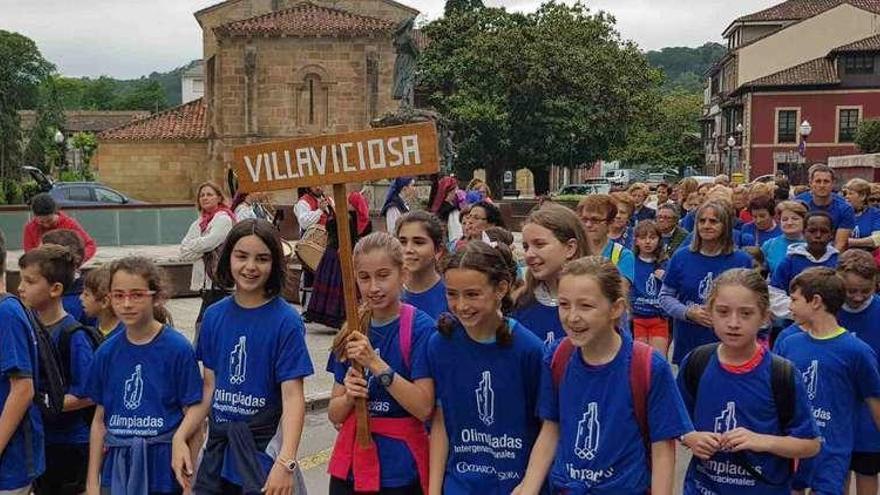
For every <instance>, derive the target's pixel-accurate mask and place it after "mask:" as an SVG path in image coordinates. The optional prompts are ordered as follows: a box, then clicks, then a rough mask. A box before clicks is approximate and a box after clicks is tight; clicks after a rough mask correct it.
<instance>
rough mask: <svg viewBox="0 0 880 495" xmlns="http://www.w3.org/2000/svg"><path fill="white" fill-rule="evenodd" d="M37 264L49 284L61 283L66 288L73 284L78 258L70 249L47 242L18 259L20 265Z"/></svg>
mask: <svg viewBox="0 0 880 495" xmlns="http://www.w3.org/2000/svg"><path fill="white" fill-rule="evenodd" d="M29 266H36V267H37V269H38V270H39V272H40V275H41V276H42V277H43V278H45V279H46V280H47V281H48V282H49V284H56V283H57V284H61V285H62V287H64V289H65V290H66V289H67V288H68V287H70V286H71V285H73V278H74V274H75V273H76V260H75V257H74V255H73V253H71V252H70V249H67V248H66V247H64V246H59V245H57V244H45V245H43V246H40V247H38V248H36V249H32V250H30V251H28V252H26V253H24V255H22V257H21V258H19V259H18V267H19V268H21V269H25V268H27V267H29Z"/></svg>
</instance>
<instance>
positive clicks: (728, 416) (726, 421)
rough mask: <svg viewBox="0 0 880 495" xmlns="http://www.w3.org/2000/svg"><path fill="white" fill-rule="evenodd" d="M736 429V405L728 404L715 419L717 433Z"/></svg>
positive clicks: (733, 403)
mask: <svg viewBox="0 0 880 495" xmlns="http://www.w3.org/2000/svg"><path fill="white" fill-rule="evenodd" d="M734 428H736V403H735V402H733V401H731V402H728V403H727V407H725V408H724V409H723V410H722V411H721V415H720V416H717V417H716V418H715V433H726V432H728V431H730V430H733V429H734Z"/></svg>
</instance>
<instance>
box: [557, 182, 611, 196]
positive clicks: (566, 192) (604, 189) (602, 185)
mask: <svg viewBox="0 0 880 495" xmlns="http://www.w3.org/2000/svg"><path fill="white" fill-rule="evenodd" d="M609 191H611V184H608V183H606V182H596V183H592V184H569V185H567V186H562V187H561V188H560V189H559V191H557V192H556V194H554V195H553V196H572V195H574V196H586V195H587V194H608V192H609Z"/></svg>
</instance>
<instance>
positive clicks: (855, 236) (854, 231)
mask: <svg viewBox="0 0 880 495" xmlns="http://www.w3.org/2000/svg"><path fill="white" fill-rule="evenodd" d="M849 236H850V238H852V239H858V238H859V226H858V225H856V227H855V228H854V229H852V232H851V233H850V234H849Z"/></svg>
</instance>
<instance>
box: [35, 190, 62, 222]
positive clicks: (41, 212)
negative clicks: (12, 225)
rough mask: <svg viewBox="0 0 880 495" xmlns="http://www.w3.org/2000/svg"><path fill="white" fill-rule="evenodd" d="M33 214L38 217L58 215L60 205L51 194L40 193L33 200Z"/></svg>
mask: <svg viewBox="0 0 880 495" xmlns="http://www.w3.org/2000/svg"><path fill="white" fill-rule="evenodd" d="M31 212H33V214H34V215H36V216H38V217H42V216H46V215H52V214H54V213H58V205H57V204H56V203H55V200H54V199H53V198H52V196H50V195H49V193H40V194H37V195H36V196H34V197H33V198H31Z"/></svg>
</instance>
